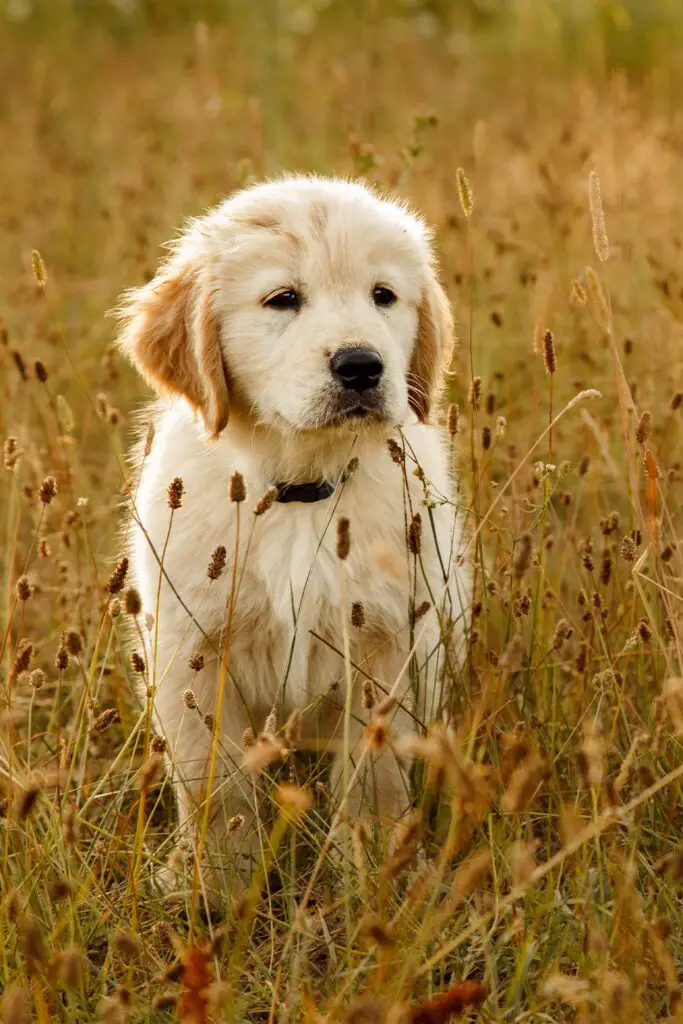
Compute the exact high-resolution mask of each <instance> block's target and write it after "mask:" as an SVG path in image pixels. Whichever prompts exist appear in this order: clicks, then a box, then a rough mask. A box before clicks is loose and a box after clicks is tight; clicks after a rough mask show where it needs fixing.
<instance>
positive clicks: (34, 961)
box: [21, 917, 46, 977]
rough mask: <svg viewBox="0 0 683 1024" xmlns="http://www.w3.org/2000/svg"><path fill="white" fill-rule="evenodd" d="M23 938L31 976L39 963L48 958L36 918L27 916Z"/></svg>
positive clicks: (35, 971)
mask: <svg viewBox="0 0 683 1024" xmlns="http://www.w3.org/2000/svg"><path fill="white" fill-rule="evenodd" d="M21 939H22V946H23V952H24V958H25V960H26V973H27V974H28V976H29V977H33V976H34V975H35V974H36V973H37V971H38V967H39V965H40V964H43V963H45V959H46V957H45V946H44V945H43V936H42V933H41V931H40V926H39V925H38V922H37V921H36V920H35V918H33V917H27V918H26V920H25V921H24V924H23V929H22V935H21Z"/></svg>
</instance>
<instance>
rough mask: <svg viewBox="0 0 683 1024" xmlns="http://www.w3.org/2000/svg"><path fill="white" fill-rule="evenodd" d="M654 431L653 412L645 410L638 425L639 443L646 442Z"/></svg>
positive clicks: (637, 437) (637, 439)
mask: <svg viewBox="0 0 683 1024" xmlns="http://www.w3.org/2000/svg"><path fill="white" fill-rule="evenodd" d="M651 431H652V413H651V412H649V410H647V409H646V410H645V412H644V413H643V414H642V416H641V417H640V419H639V420H638V426H637V427H636V441H637V442H638V444H645V442H646V441H647V439H648V437H649V436H650V433H651Z"/></svg>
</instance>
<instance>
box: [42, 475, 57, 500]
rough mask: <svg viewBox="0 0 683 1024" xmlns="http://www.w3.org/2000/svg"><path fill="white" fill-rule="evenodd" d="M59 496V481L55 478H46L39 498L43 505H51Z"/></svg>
mask: <svg viewBox="0 0 683 1024" xmlns="http://www.w3.org/2000/svg"><path fill="white" fill-rule="evenodd" d="M56 494H57V481H56V480H55V478H54V477H53V476H46V477H45V479H44V480H43V482H42V483H41V485H40V490H39V492H38V496H39V498H40V500H41V502H42V504H43V505H49V504H50V502H51V501H52V499H53V498H54V497H55V495H56Z"/></svg>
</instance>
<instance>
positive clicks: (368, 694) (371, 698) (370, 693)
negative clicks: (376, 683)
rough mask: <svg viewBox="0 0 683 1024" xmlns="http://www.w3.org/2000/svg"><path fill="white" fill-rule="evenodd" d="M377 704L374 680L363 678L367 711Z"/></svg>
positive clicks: (364, 701) (364, 703)
mask: <svg viewBox="0 0 683 1024" xmlns="http://www.w3.org/2000/svg"><path fill="white" fill-rule="evenodd" d="M374 706H375V691H374V690H373V688H372V682H371V680H370V679H365V680H363V707H364V708H365V710H366V711H371V710H372V708H374Z"/></svg>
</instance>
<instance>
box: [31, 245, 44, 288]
mask: <svg viewBox="0 0 683 1024" xmlns="http://www.w3.org/2000/svg"><path fill="white" fill-rule="evenodd" d="M31 270H32V271H33V277H34V278H35V282H36V284H37V285H38V287H39V288H44V287H45V286H46V284H47V270H46V269H45V261H44V260H43V257H42V256H41V255H40V253H39V252H38V250H37V249H34V250H33V252H32V253H31Z"/></svg>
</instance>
